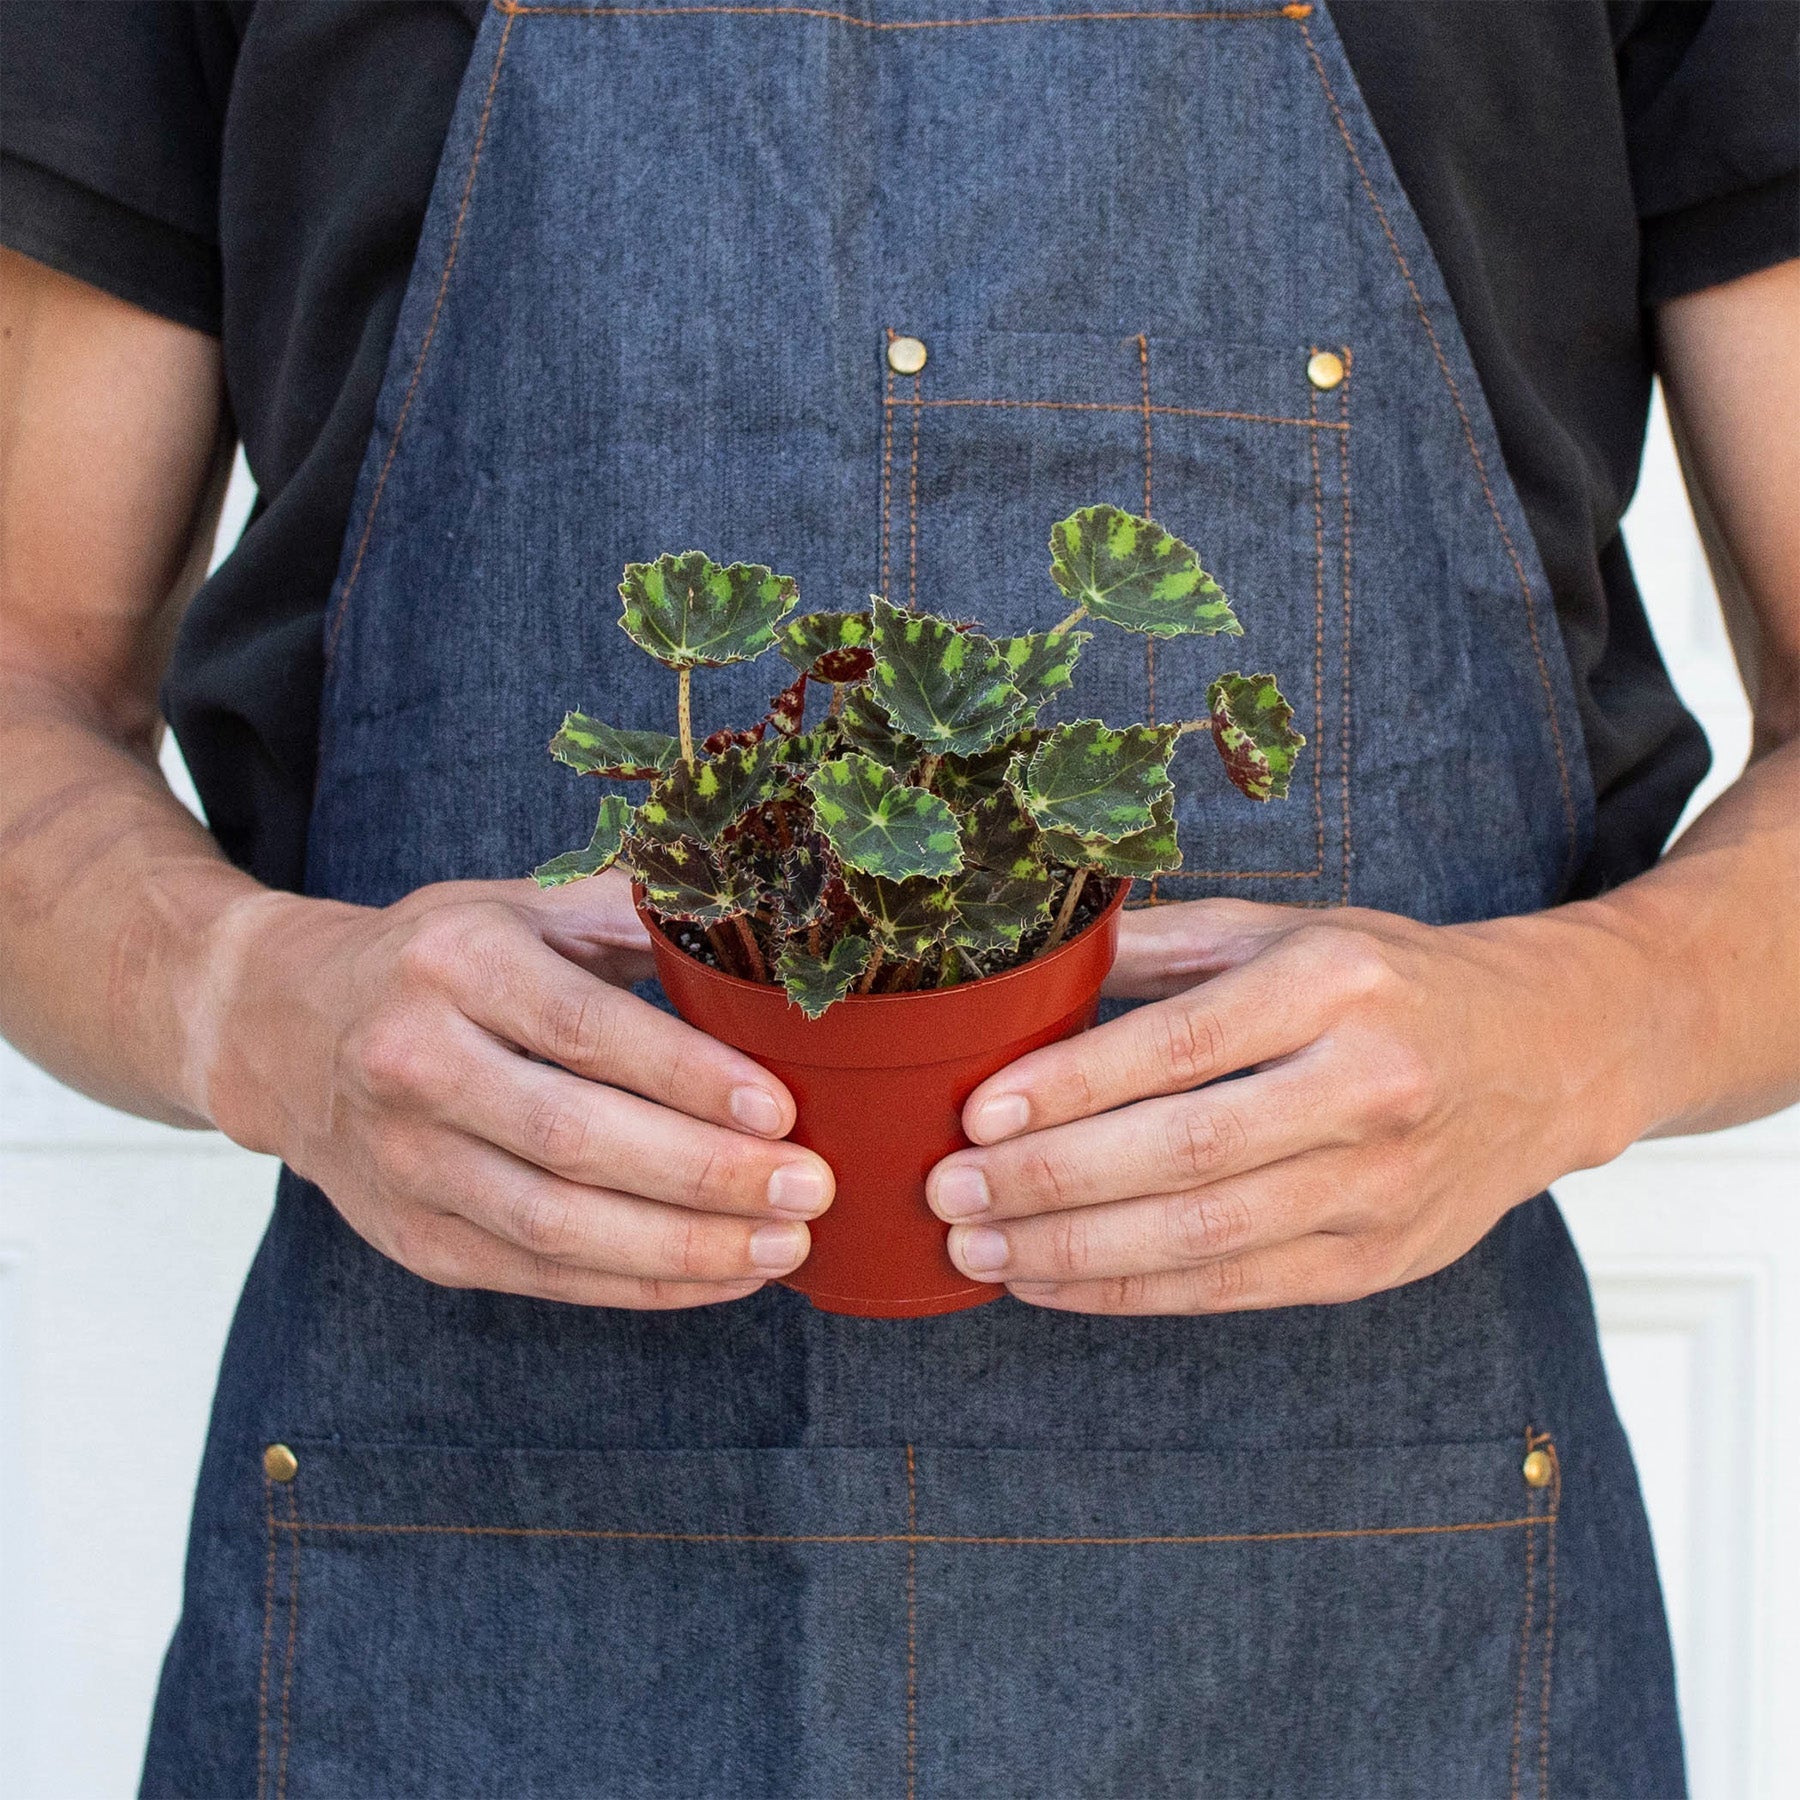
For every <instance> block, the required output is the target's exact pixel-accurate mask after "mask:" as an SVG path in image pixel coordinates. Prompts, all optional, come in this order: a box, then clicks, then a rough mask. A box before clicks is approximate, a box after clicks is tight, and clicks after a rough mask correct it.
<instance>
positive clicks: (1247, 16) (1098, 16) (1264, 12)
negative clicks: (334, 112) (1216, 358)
mask: <svg viewBox="0 0 1800 1800" xmlns="http://www.w3.org/2000/svg"><path fill="white" fill-rule="evenodd" d="M494 6H495V10H496V11H498V12H502V13H505V14H506V15H507V17H508V21H509V22H510V21H511V20H512V19H516V18H533V17H536V18H564V19H654V18H677V19H682V18H694V17H705V16H708V15H715V14H716V15H719V16H722V17H726V18H777V19H780V18H795V19H819V20H823V21H824V22H825V23H827V24H832V25H848V26H852V27H854V28H855V29H857V30H859V31H950V30H955V29H957V28H959V27H982V26H994V25H1135V24H1137V23H1139V22H1140V21H1141V22H1143V23H1146V24H1153V25H1154V24H1164V25H1168V24H1175V25H1186V24H1209V23H1241V24H1262V23H1272V22H1280V23H1283V24H1287V23H1298V22H1299V21H1300V20H1303V19H1305V18H1306V17H1308V16H1309V15H1310V14H1311V12H1312V8H1311V7H1310V6H1281V7H1266V8H1264V7H1258V8H1253V9H1247V10H1239V11H1211V12H1123V11H1119V12H1049V13H1013V14H1010V15H1007V16H1004V17H1001V18H995V19H865V18H862V17H861V16H860V15H858V14H856V13H847V12H834V11H832V10H831V9H829V8H827V7H820V6H751V5H730V4H719V5H711V6H707V5H680V6H579V5H556V4H544V5H534V4H531V3H530V0H494Z"/></svg>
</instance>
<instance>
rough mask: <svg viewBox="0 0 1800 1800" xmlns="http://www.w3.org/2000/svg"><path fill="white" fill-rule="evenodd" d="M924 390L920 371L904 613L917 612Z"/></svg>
mask: <svg viewBox="0 0 1800 1800" xmlns="http://www.w3.org/2000/svg"><path fill="white" fill-rule="evenodd" d="M924 391H925V376H924V373H923V372H922V371H921V372H920V373H919V374H917V375H915V376H914V377H913V397H912V475H911V479H910V481H909V483H908V486H907V494H906V610H907V611H908V612H916V611H917V610H918V606H919V414H920V411H921V410H922V400H923V395H924Z"/></svg>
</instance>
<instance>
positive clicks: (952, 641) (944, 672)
mask: <svg viewBox="0 0 1800 1800" xmlns="http://www.w3.org/2000/svg"><path fill="white" fill-rule="evenodd" d="M870 604H871V608H872V610H873V612H874V615H875V631H874V640H873V641H874V645H875V670H874V673H873V674H872V675H871V676H870V677H869V680H870V687H871V691H872V692H873V694H874V697H875V698H876V699H877V700H879V701H880V702H881V707H882V710H883V711H884V712H885V713H886V715H887V716H888V718H889V719H891V720H892V721H893V723H894V725H895V726H896V727H897V728H898V729H899V730H900V731H902V732H904V733H905V734H906V735H907V736H908V737H912V738H916V739H917V740H918V741H919V742H920V743H921V744H922V745H923V746H924V747H925V749H926V750H927V751H928V752H931V753H933V754H937V755H942V754H944V753H945V752H953V753H954V754H956V755H958V756H971V755H973V754H974V753H975V752H976V751H978V750H985V749H987V748H988V746H989V745H990V744H992V743H993V742H994V741H995V740H996V739H997V738H1001V737H1004V736H1006V735H1007V733H1008V732H1010V731H1012V730H1014V729H1015V728H1016V727H1017V725H1018V723H1019V718H1018V715H1019V713H1020V711H1021V709H1022V708H1023V707H1024V698H1023V696H1022V695H1021V694H1020V692H1019V690H1018V689H1017V688H1016V687H1014V686H1013V684H1012V683H1011V681H1009V680H1008V679H1007V675H1006V664H1005V662H1004V661H1003V659H1002V658H1001V655H1000V652H999V650H998V648H997V647H996V646H995V644H994V642H993V640H992V639H990V638H985V637H983V636H982V635H981V633H980V632H978V631H958V630H957V629H956V628H955V627H954V626H953V625H948V624H946V623H945V622H944V621H943V620H942V619H937V618H933V617H932V615H931V614H930V613H909V612H902V611H901V610H900V609H899V608H898V607H896V606H889V605H888V603H887V602H886V601H885V600H883V599H882V598H881V597H880V596H879V595H875V596H872V598H871V601H870Z"/></svg>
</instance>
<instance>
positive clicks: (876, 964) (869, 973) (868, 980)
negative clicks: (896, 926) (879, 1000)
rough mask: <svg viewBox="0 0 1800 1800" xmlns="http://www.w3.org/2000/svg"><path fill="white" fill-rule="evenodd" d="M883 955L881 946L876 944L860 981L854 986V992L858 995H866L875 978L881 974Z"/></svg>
mask: <svg viewBox="0 0 1800 1800" xmlns="http://www.w3.org/2000/svg"><path fill="white" fill-rule="evenodd" d="M883 954H884V953H883V950H882V947H881V945H879V944H877V945H876V946H875V954H874V955H873V956H871V957H870V958H869V966H868V967H867V968H866V969H864V970H863V972H862V979H861V980H860V981H859V982H858V983H857V984H856V991H857V992H858V993H859V994H866V993H867V992H868V991H869V989H870V988H872V987H873V986H874V985H875V977H876V976H877V975H878V974H879V973H880V972H881V958H882V955H883Z"/></svg>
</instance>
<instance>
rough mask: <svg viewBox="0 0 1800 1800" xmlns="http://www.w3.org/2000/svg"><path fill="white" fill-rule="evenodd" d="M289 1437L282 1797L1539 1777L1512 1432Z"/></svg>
mask: <svg viewBox="0 0 1800 1800" xmlns="http://www.w3.org/2000/svg"><path fill="white" fill-rule="evenodd" d="M294 1449H295V1452H296V1460H297V1464H298V1468H297V1473H296V1474H295V1475H294V1478H293V1479H292V1480H290V1481H285V1482H272V1483H270V1485H269V1490H268V1520H269V1527H268V1530H269V1543H268V1582H267V1592H266V1595H265V1618H264V1626H265V1630H264V1646H265V1655H264V1664H265V1667H264V1677H263V1683H262V1688H263V1701H262V1707H261V1718H260V1725H259V1733H260V1744H259V1753H260V1762H259V1769H260V1782H261V1788H260V1793H261V1794H262V1795H268V1796H275V1795H278V1794H279V1795H283V1796H286V1795H292V1796H294V1797H295V1800H301V1797H302V1796H308V1795H332V1796H341V1795H343V1794H346V1793H353V1792H354V1793H380V1794H382V1795H384V1796H386V1795H393V1796H399V1795H410V1794H420V1795H433V1796H451V1795H465V1794H466V1795H505V1796H508V1797H511V1796H528V1795H545V1796H551V1795H554V1796H559V1797H563V1796H572V1795H590V1794H591V1795H596V1796H608V1797H612V1796H637V1795H643V1796H652V1795H654V1796H659V1797H663V1800H679V1797H682V1796H689V1795H708V1796H710V1795H720V1796H726V1795H730V1796H740V1795H768V1796H771V1797H774V1796H781V1797H783V1800H811V1797H814V1796H817V1797H819V1800H824V1797H826V1796H834V1797H835V1796H845V1795H856V1796H864V1795H877V1794H888V1793H891V1794H894V1795H897V1796H898V1795H906V1796H916V1797H923V1796H933V1795H935V1796H944V1797H947V1800H948V1797H955V1800H964V1797H967V1796H977V1795H980V1796H986V1795H1045V1796H1061V1795H1071V1796H1073V1795H1082V1796H1087V1795H1096V1796H1099V1795H1105V1796H1119V1797H1121V1800H1124V1797H1125V1796H1133V1797H1136V1796H1143V1795H1149V1794H1178V1793H1195V1792H1202V1791H1204V1792H1206V1793H1208V1794H1220V1795H1253V1794H1280V1795H1287V1794H1294V1795H1299V1794H1305V1795H1307V1796H1309V1800H1311V1797H1329V1796H1335V1795H1346V1796H1349V1795H1357V1796H1363V1795H1369V1794H1377V1793H1378V1794H1381V1795H1383V1796H1408V1795H1418V1796H1422V1797H1423V1796H1431V1797H1433V1800H1441V1797H1442V1796H1444V1795H1447V1794H1456V1795H1463V1794H1468V1795H1476V1794H1488V1793H1491V1794H1496V1795H1500V1794H1506V1793H1513V1794H1519V1793H1531V1794H1537V1793H1539V1792H1540V1783H1539V1775H1540V1768H1542V1769H1544V1770H1547V1768H1548V1745H1547V1744H1546V1743H1544V1742H1543V1741H1542V1731H1543V1722H1544V1721H1545V1720H1547V1718H1548V1716H1549V1681H1550V1646H1551V1641H1552V1633H1553V1630H1554V1616H1553V1613H1554V1557H1555V1529H1556V1521H1555V1497H1556V1495H1557V1492H1558V1488H1557V1485H1556V1484H1555V1482H1553V1481H1551V1482H1547V1483H1545V1484H1544V1485H1541V1486H1536V1487H1534V1486H1532V1485H1530V1483H1529V1482H1528V1481H1527V1480H1526V1479H1525V1478H1524V1477H1523V1476H1522V1474H1521V1457H1522V1454H1523V1446H1522V1444H1521V1441H1520V1440H1517V1439H1513V1440H1503V1441H1496V1442H1487V1443H1476V1444H1459V1445H1427V1446H1417V1445H1413V1446H1401V1447H1396V1448H1386V1449H1383V1448H1371V1449H1368V1450H1358V1451H1298V1452H1256V1453H1249V1452H1244V1453H1235V1452H1223V1453H1212V1452H1170V1451H1076V1450H1066V1449H1061V1448H1042V1449H1023V1450H957V1449H931V1448H913V1447H902V1448H899V1449H835V1448H808V1449H745V1450H738V1449H708V1450H670V1451H653V1450H620V1451H608V1452H591V1453H590V1452H570V1453H559V1452H545V1451H524V1450H518V1451H515V1450H445V1449H436V1448H430V1447H408V1446H391V1447H387V1446H384V1447H379V1448H363V1447H355V1446H344V1445H324V1444H305V1443H301V1444H297V1445H295V1446H294ZM1544 1456H1546V1457H1548V1459H1549V1460H1548V1464H1547V1465H1546V1464H1545V1463H1544V1462H1543V1461H1542V1460H1540V1462H1539V1464H1538V1465H1536V1467H1537V1470H1538V1471H1539V1472H1542V1470H1543V1469H1544V1468H1545V1467H1546V1466H1547V1467H1548V1468H1549V1470H1550V1471H1551V1472H1552V1473H1554V1469H1555V1461H1554V1452H1553V1451H1551V1450H1546V1451H1545V1452H1544ZM1545 1779H1546V1780H1547V1776H1546V1778H1545Z"/></svg>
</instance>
